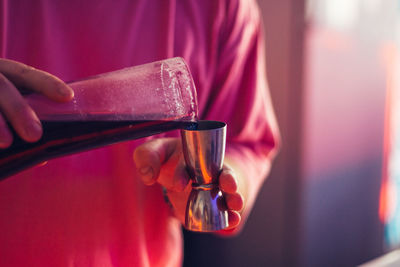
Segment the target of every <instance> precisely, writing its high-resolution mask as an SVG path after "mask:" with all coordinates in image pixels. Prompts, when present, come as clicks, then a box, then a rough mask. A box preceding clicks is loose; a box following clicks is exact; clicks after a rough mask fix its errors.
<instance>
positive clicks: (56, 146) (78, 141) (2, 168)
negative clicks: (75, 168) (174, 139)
mask: <svg viewBox="0 0 400 267" xmlns="http://www.w3.org/2000/svg"><path fill="white" fill-rule="evenodd" d="M41 122H42V126H43V136H42V138H41V139H40V140H39V141H38V142H35V143H28V142H25V141H24V140H22V139H21V138H19V137H18V136H17V135H16V133H15V132H13V136H14V141H13V144H12V145H11V146H10V147H9V148H6V149H0V181H1V180H4V179H6V178H7V177H9V176H11V175H13V174H16V173H18V172H20V171H22V170H25V169H27V168H29V167H32V166H35V165H37V164H39V163H41V162H43V161H47V160H49V159H52V158H56V157H60V156H64V155H68V154H73V153H77V152H81V151H86V150H90V149H94V148H98V147H101V146H105V145H109V144H114V143H118V142H122V141H126V140H133V139H138V138H142V137H146V136H150V135H155V134H159V133H162V132H166V131H171V130H176V129H192V128H195V127H196V123H195V122H189V121H163V120H143V121H138V120H98V119H96V120H85V121H63V120H61V121H41Z"/></svg>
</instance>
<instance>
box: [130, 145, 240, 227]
mask: <svg viewBox="0 0 400 267" xmlns="http://www.w3.org/2000/svg"><path fill="white" fill-rule="evenodd" d="M134 161H135V164H136V167H137V169H138V173H139V175H140V178H141V179H142V181H143V182H144V183H145V184H146V185H153V184H154V183H159V184H161V185H162V186H163V187H165V188H166V190H167V194H168V198H169V200H170V202H171V204H172V206H173V208H174V213H175V216H176V217H177V218H178V219H179V220H180V221H181V223H182V224H184V223H185V211H186V203H187V201H188V198H189V194H190V191H191V186H189V185H190V179H189V176H188V174H187V173H186V169H185V164H184V159H183V153H182V144H181V140H180V139H178V138H159V139H154V140H151V141H149V142H146V143H144V144H142V145H140V146H139V147H137V148H136V150H135V152H134ZM236 179H237V178H236V175H235V174H234V172H233V170H232V169H231V168H230V167H229V166H227V165H224V166H223V170H222V172H221V174H220V176H219V187H220V189H221V191H222V192H223V194H224V198H225V201H226V204H227V207H228V214H229V217H228V221H229V229H233V228H235V227H236V226H238V224H239V223H240V218H241V217H240V212H241V211H242V210H243V207H244V200H243V196H242V194H240V193H239V190H238V184H239V183H238V182H237V180H236Z"/></svg>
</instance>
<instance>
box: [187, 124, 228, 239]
mask: <svg viewBox="0 0 400 267" xmlns="http://www.w3.org/2000/svg"><path fill="white" fill-rule="evenodd" d="M181 136H182V145H183V154H184V157H185V162H186V167H187V171H188V174H189V176H190V179H191V180H192V191H191V193H190V196H189V200H188V203H187V206H186V218H185V227H186V229H188V230H191V231H201V232H211V231H218V230H222V229H224V228H227V227H228V211H227V207H226V204H225V200H224V198H223V195H222V192H221V190H220V189H219V187H218V176H219V174H220V173H221V170H222V164H223V161H224V156H225V140H226V124H225V123H223V122H218V121H199V122H198V126H197V129H195V130H190V129H184V130H181Z"/></svg>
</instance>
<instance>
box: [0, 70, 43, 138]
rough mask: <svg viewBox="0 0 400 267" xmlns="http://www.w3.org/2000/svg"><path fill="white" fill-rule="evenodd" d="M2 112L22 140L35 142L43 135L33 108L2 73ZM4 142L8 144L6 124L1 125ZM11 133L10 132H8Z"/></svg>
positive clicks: (0, 99)
mask: <svg viewBox="0 0 400 267" xmlns="http://www.w3.org/2000/svg"><path fill="white" fill-rule="evenodd" d="M0 111H1V113H2V114H3V115H4V116H5V117H6V118H7V119H8V121H9V122H10V123H11V125H12V126H13V128H14V129H15V131H16V132H17V133H18V135H19V136H21V138H22V139H24V140H25V141H28V142H35V141H37V140H39V139H40V137H41V135H42V127H41V123H40V121H39V119H38V117H37V116H36V114H35V112H34V111H33V110H32V108H31V107H30V106H29V105H28V104H27V103H26V102H25V100H24V98H23V97H22V96H21V94H20V93H19V91H18V90H17V88H16V87H15V86H14V85H13V84H12V83H11V82H10V81H9V80H8V79H7V78H6V77H5V76H4V75H2V74H1V73H0ZM1 128H2V130H0V131H1V132H2V135H3V138H4V139H3V142H4V143H6V144H8V142H9V139H8V138H9V137H7V131H8V129H7V128H6V124H5V122H4V119H3V121H2V124H1ZM8 133H9V131H8Z"/></svg>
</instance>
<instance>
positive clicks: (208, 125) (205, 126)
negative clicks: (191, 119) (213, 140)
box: [183, 120, 226, 132]
mask: <svg viewBox="0 0 400 267" xmlns="http://www.w3.org/2000/svg"><path fill="white" fill-rule="evenodd" d="M224 127H226V123H225V122H222V121H214V120H199V121H196V127H194V128H189V129H184V130H183V131H188V132H197V131H210V130H218V129H221V128H224Z"/></svg>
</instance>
